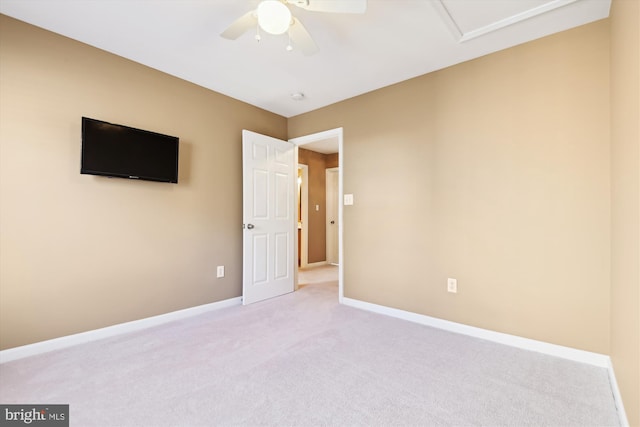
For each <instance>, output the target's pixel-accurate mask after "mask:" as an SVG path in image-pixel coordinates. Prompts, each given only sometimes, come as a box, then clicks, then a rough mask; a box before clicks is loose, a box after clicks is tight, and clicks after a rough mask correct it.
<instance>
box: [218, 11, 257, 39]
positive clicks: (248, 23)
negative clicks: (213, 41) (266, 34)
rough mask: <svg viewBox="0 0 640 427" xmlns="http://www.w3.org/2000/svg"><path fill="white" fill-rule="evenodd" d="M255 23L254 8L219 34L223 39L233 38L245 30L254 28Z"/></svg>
mask: <svg viewBox="0 0 640 427" xmlns="http://www.w3.org/2000/svg"><path fill="white" fill-rule="evenodd" d="M256 25H258V18H257V17H256V14H255V10H252V11H251V12H247V13H245V14H244V15H242V16H241V17H240V18H238V19H236V20H235V21H234V22H233V23H232V24H231V25H229V27H228V28H227V29H226V30H224V31H223V32H222V33H221V34H220V36H222V37H224V38H225V39H229V40H235V39H237V38H238V37H240V36H241V35H243V34H244V33H246V32H247V30H249V29H251V28H255V27H256Z"/></svg>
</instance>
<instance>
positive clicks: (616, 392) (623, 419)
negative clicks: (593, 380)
mask: <svg viewBox="0 0 640 427" xmlns="http://www.w3.org/2000/svg"><path fill="white" fill-rule="evenodd" d="M609 383H611V392H612V393H613V400H615V402H616V409H617V410H618V417H619V418H620V426H621V427H629V419H628V418H627V413H626V412H625V410H624V403H623V402H622V394H620V389H619V388H618V381H616V373H615V371H614V370H613V363H612V362H611V358H609Z"/></svg>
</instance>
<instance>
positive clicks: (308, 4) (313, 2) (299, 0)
mask: <svg viewBox="0 0 640 427" xmlns="http://www.w3.org/2000/svg"><path fill="white" fill-rule="evenodd" d="M287 2H288V3H291V4H294V5H296V6H298V7H300V8H302V9H306V10H308V11H311V12H331V13H365V12H366V11H367V0H288V1H287Z"/></svg>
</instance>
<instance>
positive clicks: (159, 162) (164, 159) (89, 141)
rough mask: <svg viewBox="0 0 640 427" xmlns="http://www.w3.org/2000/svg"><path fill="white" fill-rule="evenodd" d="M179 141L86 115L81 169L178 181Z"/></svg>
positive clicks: (120, 176) (131, 176) (88, 171)
mask: <svg viewBox="0 0 640 427" xmlns="http://www.w3.org/2000/svg"><path fill="white" fill-rule="evenodd" d="M178 142H179V139H178V138H177V137H175V136H168V135H162V134H159V133H155V132H149V131H146V130H141V129H135V128H131V127H128V126H122V125H115V124H112V123H107V122H103V121H101V120H95V119H90V118H88V117H83V118H82V160H81V166H80V173H82V174H88V175H102V176H111V177H119V178H130V179H143V180H148V181H161V182H172V183H176V184H177V183H178Z"/></svg>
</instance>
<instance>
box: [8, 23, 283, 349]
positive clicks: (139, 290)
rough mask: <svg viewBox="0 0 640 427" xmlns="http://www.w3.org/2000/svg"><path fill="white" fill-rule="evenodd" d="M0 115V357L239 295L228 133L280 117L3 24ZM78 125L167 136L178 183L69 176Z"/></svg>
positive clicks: (238, 239)
mask: <svg viewBox="0 0 640 427" xmlns="http://www.w3.org/2000/svg"><path fill="white" fill-rule="evenodd" d="M0 111H1V112H2V120H0V196H1V200H2V203H1V204H0V253H1V254H2V256H1V257H0V348H2V349H6V348H9V347H14V346H19V345H22V344H28V343H33V342H36V341H41V340H45V339H49V338H54V337H59V336H63V335H68V334H72V333H75V332H81V331H87V330H91V329H95V328H100V327H103V326H108V325H112V324H116V323H121V322H126V321H129V320H135V319H140V318H144V317H148V316H152V315H156V314H161V313H166V312H170V311H173V310H178V309H182V308H186V307H192V306H197V305H200V304H206V303H210V302H214V301H219V300H224V299H227V298H232V297H237V296H240V295H241V283H242V282H241V278H242V271H241V270H242V269H241V267H242V259H241V255H242V231H241V227H240V224H241V221H240V218H241V217H242V199H241V198H242V184H241V182H242V159H241V130H242V129H243V128H246V129H250V130H253V131H256V132H260V133H263V134H267V135H271V136H275V137H278V138H285V139H286V137H287V128H286V119H285V118H283V117H280V116H277V115H274V114H271V113H268V112H265V111H263V110H260V109H258V108H255V107H252V106H249V105H247V104H243V103H241V102H238V101H235V100H232V99H230V98H227V97H225V96H222V95H220V94H216V93H214V92H211V91H209V90H206V89H203V88H201V87H198V86H196V85H193V84H190V83H186V82H184V81H181V80H179V79H177V78H174V77H170V76H168V75H166V74H163V73H160V72H158V71H155V70H152V69H150V68H147V67H144V66H142V65H139V64H136V63H133V62H131V61H128V60H125V59H123V58H120V57H117V56H114V55H111V54H109V53H106V52H103V51H100V50H97V49H95V48H92V47H89V46H86V45H83V44H81V43H78V42H75V41H72V40H70V39H66V38H64V37H61V36H58V35H54V34H52V33H49V32H46V31H44V30H41V29H37V28H35V27H32V26H29V25H26V24H24V23H20V22H18V21H16V20H13V19H10V18H8V17H5V16H1V17H0ZM83 115H84V116H89V117H92V118H97V119H101V120H106V121H110V122H114V123H120V124H125V125H129V126H133V127H139V128H142V129H147V130H153V131H156V132H160V133H166V134H169V135H175V136H178V137H180V165H179V168H180V175H179V182H180V183H179V184H177V185H173V184H162V183H155V182H142V181H130V180H124V179H108V178H103V177H94V176H90V175H80V146H81V138H80V123H81V117H82V116H83ZM217 265H225V266H226V277H225V278H224V279H216V278H215V276H216V275H215V272H216V266H217Z"/></svg>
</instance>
